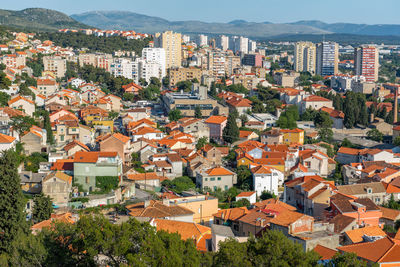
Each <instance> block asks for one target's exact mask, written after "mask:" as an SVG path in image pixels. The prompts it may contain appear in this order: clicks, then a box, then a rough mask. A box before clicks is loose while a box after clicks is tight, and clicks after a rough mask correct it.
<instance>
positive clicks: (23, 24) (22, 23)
mask: <svg viewBox="0 0 400 267" xmlns="http://www.w3.org/2000/svg"><path fill="white" fill-rule="evenodd" d="M0 25H3V26H9V27H15V28H23V29H30V30H58V29H62V28H74V29H79V28H87V27H88V26H87V25H85V24H82V23H80V22H78V21H76V20H74V19H73V18H71V17H69V16H68V15H66V14H64V13H62V12H58V11H55V10H51V9H45V8H27V9H23V10H20V11H13V10H5V9H0Z"/></svg>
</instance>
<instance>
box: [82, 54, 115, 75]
mask: <svg viewBox="0 0 400 267" xmlns="http://www.w3.org/2000/svg"><path fill="white" fill-rule="evenodd" d="M78 61H79V66H80V67H83V66H84V65H92V66H94V67H97V68H101V69H105V70H106V71H110V67H111V63H112V61H113V57H112V55H111V54H100V53H96V54H93V53H89V54H79V56H78Z"/></svg>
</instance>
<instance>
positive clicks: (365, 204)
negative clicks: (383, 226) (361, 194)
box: [326, 193, 382, 226]
mask: <svg viewBox="0 0 400 267" xmlns="http://www.w3.org/2000/svg"><path fill="white" fill-rule="evenodd" d="M338 214H342V215H345V216H348V217H352V218H355V219H356V220H357V225H359V226H366V225H370V226H374V225H380V222H379V218H381V217H382V211H381V209H380V208H379V207H378V206H377V205H376V204H375V203H374V202H373V201H372V200H370V199H369V198H356V197H350V196H345V195H343V194H340V193H338V194H336V195H334V196H332V197H331V198H330V206H329V208H328V209H327V212H326V218H327V219H328V220H329V219H331V218H333V217H335V216H336V215H338Z"/></svg>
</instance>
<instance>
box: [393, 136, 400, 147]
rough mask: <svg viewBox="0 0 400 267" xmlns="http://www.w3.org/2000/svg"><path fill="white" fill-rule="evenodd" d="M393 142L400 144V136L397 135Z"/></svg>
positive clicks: (396, 144)
mask: <svg viewBox="0 0 400 267" xmlns="http://www.w3.org/2000/svg"><path fill="white" fill-rule="evenodd" d="M393 144H394V145H395V146H400V136H396V138H395V139H394V140H393Z"/></svg>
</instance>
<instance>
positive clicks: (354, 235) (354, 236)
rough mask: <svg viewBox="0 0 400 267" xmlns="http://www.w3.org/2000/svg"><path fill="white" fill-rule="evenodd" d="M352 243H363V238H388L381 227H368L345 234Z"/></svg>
mask: <svg viewBox="0 0 400 267" xmlns="http://www.w3.org/2000/svg"><path fill="white" fill-rule="evenodd" d="M345 233H346V235H347V236H348V237H349V239H350V240H351V242H352V243H359V242H362V241H363V236H364V235H367V236H382V237H384V236H386V233H385V232H384V231H383V230H382V229H381V228H379V226H366V227H362V228H358V229H354V230H350V231H346V232H345Z"/></svg>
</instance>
